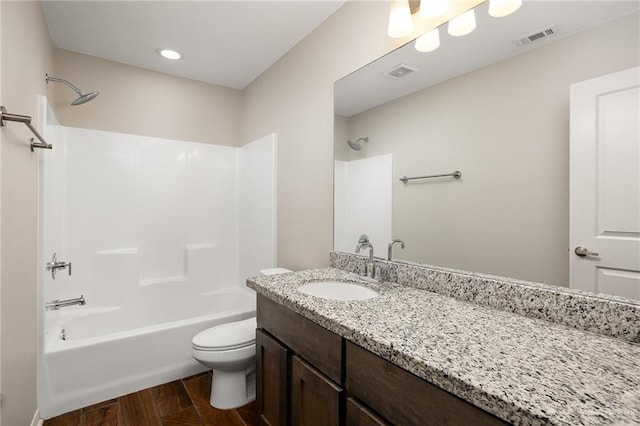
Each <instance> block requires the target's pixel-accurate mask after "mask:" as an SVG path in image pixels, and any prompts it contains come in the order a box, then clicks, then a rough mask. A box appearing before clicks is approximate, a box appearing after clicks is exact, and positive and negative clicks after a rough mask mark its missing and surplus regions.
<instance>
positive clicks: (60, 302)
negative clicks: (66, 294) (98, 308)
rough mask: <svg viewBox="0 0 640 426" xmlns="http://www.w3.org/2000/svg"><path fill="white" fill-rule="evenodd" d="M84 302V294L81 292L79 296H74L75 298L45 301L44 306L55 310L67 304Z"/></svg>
mask: <svg viewBox="0 0 640 426" xmlns="http://www.w3.org/2000/svg"><path fill="white" fill-rule="evenodd" d="M84 304H86V302H85V300H84V296H83V295H82V294H81V295H80V297H76V298H75V299H67V300H52V301H51V302H47V303H46V304H45V305H44V307H45V309H47V310H48V311H50V310H54V311H57V310H58V309H60V308H65V307H67V306H73V305H84Z"/></svg>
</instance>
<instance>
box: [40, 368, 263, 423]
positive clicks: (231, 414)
mask: <svg viewBox="0 0 640 426" xmlns="http://www.w3.org/2000/svg"><path fill="white" fill-rule="evenodd" d="M210 389H211V373H202V374H198V375H196V376H192V377H187V378H186V379H182V380H176V381H175V382H171V383H165V384H163V385H160V386H156V387H154V388H150V389H144V390H141V391H140V392H136V393H132V394H129V395H125V396H121V397H119V398H116V399H112V400H109V401H105V402H101V403H99V404H94V405H90V406H89V407H85V408H82V409H80V410H76V411H72V412H70V413H66V414H62V415H61V416H58V417H54V418H52V419H49V420H45V422H44V425H45V426H200V425H207V426H208V425H211V426H213V425H217V426H227V425H228V426H258V414H257V410H256V406H255V402H252V403H251V404H247V405H245V406H244V407H240V408H238V409H235V410H218V409H216V408H213V407H212V406H211V405H209V392H210Z"/></svg>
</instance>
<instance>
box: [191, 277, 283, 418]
mask: <svg viewBox="0 0 640 426" xmlns="http://www.w3.org/2000/svg"><path fill="white" fill-rule="evenodd" d="M285 272H291V271H290V270H288V269H285V268H270V269H263V270H261V271H260V273H261V274H262V275H276V274H282V273H285ZM256 328H257V322H256V317H251V318H248V319H245V320H242V321H235V322H230V323H226V324H221V325H217V326H215V327H211V328H208V329H206V330H204V331H202V332H200V333H198V334H196V335H195V337H194V338H193V340H192V341H191V347H192V354H193V357H194V358H195V359H196V361H198V362H199V363H200V364H202V365H204V366H206V367H208V368H210V369H211V370H212V372H211V373H212V376H213V378H212V381H211V398H210V400H209V402H210V403H211V405H212V406H213V407H215V408H220V409H223V410H227V409H232V408H237V407H240V406H243V405H245V404H248V403H249V402H251V401H253V400H254V399H255V398H256Z"/></svg>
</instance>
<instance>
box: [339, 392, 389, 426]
mask: <svg viewBox="0 0 640 426" xmlns="http://www.w3.org/2000/svg"><path fill="white" fill-rule="evenodd" d="M390 424H391V423H387V422H386V421H384V420H382V419H381V418H380V417H378V415H376V414H375V413H373V412H372V411H371V410H370V409H368V408H367V407H365V406H364V405H362V404H360V403H359V402H358V401H357V400H355V399H353V398H347V426H388V425H390Z"/></svg>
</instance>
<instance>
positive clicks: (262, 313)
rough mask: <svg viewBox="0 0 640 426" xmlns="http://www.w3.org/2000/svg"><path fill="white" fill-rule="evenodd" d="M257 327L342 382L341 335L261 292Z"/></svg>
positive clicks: (333, 378)
mask: <svg viewBox="0 0 640 426" xmlns="http://www.w3.org/2000/svg"><path fill="white" fill-rule="evenodd" d="M258 328H261V329H263V330H266V331H267V332H269V333H270V334H271V335H272V336H274V337H275V338H276V339H278V340H280V341H281V342H282V343H284V344H285V345H286V346H288V347H289V348H290V349H291V350H292V351H293V352H295V353H297V354H298V355H300V356H301V357H302V358H304V359H306V360H307V361H309V363H311V364H312V365H313V366H314V367H316V368H317V369H318V370H320V371H321V372H322V373H323V374H325V375H326V376H328V377H329V378H330V379H331V380H333V381H335V382H336V383H342V380H341V378H342V362H341V360H342V338H341V337H340V336H338V335H337V334H334V333H332V332H330V331H329V330H327V329H326V328H323V327H321V326H319V325H317V324H315V323H313V322H312V321H309V320H308V319H306V318H304V317H303V316H302V315H298V314H296V313H295V312H293V311H292V310H290V309H289V308H287V307H285V306H283V305H281V304H279V303H276V302H274V301H272V300H269V299H267V298H266V297H264V296H262V295H258Z"/></svg>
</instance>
